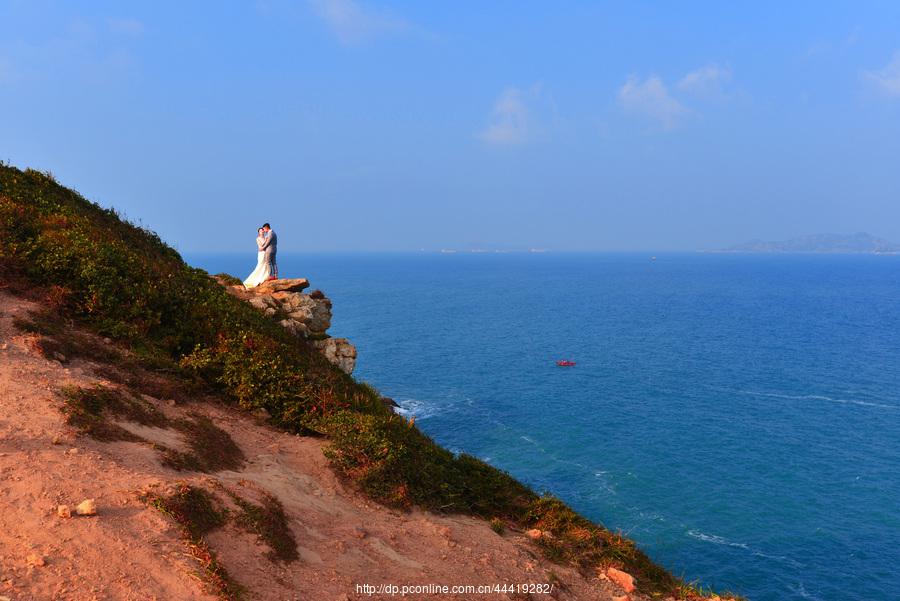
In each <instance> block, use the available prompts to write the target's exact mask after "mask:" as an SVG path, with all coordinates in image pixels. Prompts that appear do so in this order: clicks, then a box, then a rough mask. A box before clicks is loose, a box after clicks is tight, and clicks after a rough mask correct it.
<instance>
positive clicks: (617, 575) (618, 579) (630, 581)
mask: <svg viewBox="0 0 900 601" xmlns="http://www.w3.org/2000/svg"><path fill="white" fill-rule="evenodd" d="M606 575H607V576H609V579H610V580H612V581H613V582H615V583H616V584H618V585H619V586H620V587H621V588H622V590H623V591H625V592H626V593H630V592H633V591H634V578H633V577H632V576H631V574H629V573H628V572H623V571H622V570H618V569H616V568H607V569H606Z"/></svg>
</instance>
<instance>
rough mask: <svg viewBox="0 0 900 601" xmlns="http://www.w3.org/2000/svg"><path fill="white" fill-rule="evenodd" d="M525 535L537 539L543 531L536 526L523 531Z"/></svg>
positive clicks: (542, 534)
mask: <svg viewBox="0 0 900 601" xmlns="http://www.w3.org/2000/svg"><path fill="white" fill-rule="evenodd" d="M525 536H527V537H528V538H530V539H531V540H538V539H540V538H541V537H543V536H544V533H543V532H542V531H541V530H538V529H537V528H532V529H531V530H526V531H525Z"/></svg>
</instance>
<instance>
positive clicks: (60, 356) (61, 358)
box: [53, 351, 68, 363]
mask: <svg viewBox="0 0 900 601" xmlns="http://www.w3.org/2000/svg"><path fill="white" fill-rule="evenodd" d="M53 358H54V359H56V360H57V361H59V362H60V363H65V362H66V361H67V360H68V359H66V356H65V355H63V354H62V353H60V352H59V351H54V353H53Z"/></svg>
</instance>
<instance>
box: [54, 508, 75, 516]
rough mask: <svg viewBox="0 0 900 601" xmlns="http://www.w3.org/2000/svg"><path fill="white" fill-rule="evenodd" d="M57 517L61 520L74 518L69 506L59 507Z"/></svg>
mask: <svg viewBox="0 0 900 601" xmlns="http://www.w3.org/2000/svg"><path fill="white" fill-rule="evenodd" d="M56 515H58V516H59V517H61V518H70V517H72V510H71V509H69V506H68V505H59V506H57V508H56Z"/></svg>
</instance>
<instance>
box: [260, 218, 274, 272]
mask: <svg viewBox="0 0 900 601" xmlns="http://www.w3.org/2000/svg"><path fill="white" fill-rule="evenodd" d="M262 229H263V235H264V236H265V237H266V241H265V242H263V245H262V246H261V247H260V250H264V251H266V263H268V264H269V274H270V275H269V279H270V280H277V279H278V264H277V263H276V262H275V255H276V254H277V253H278V236H276V235H275V231H274V230H273V229H272V226H270V225H269V224H268V223H265V224H263V226H262Z"/></svg>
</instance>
